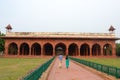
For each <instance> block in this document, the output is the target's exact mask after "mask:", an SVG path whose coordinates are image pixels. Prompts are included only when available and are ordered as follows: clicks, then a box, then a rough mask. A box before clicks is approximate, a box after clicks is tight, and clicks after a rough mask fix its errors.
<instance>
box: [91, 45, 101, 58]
mask: <svg viewBox="0 0 120 80" xmlns="http://www.w3.org/2000/svg"><path fill="white" fill-rule="evenodd" d="M92 55H93V56H96V55H101V47H100V45H99V44H97V43H96V44H94V45H93V46H92Z"/></svg>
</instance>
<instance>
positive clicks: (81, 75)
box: [48, 59, 104, 80]
mask: <svg viewBox="0 0 120 80" xmlns="http://www.w3.org/2000/svg"><path fill="white" fill-rule="evenodd" d="M58 63H59V60H58V59H56V61H55V63H54V65H53V67H52V69H51V71H50V74H49V76H48V80H104V79H103V78H101V77H100V76H98V75H96V74H94V73H92V72H90V71H88V70H86V69H84V68H82V67H80V66H79V65H77V64H75V63H73V62H71V61H70V66H69V68H68V69H66V67H65V59H63V62H62V68H59V67H58Z"/></svg>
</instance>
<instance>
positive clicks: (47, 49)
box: [43, 43, 53, 56]
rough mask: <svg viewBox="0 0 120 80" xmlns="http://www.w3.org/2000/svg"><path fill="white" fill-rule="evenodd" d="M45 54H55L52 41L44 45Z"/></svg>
mask: <svg viewBox="0 0 120 80" xmlns="http://www.w3.org/2000/svg"><path fill="white" fill-rule="evenodd" d="M43 54H44V55H47V56H52V55H53V46H52V44H50V43H46V44H44V46H43Z"/></svg>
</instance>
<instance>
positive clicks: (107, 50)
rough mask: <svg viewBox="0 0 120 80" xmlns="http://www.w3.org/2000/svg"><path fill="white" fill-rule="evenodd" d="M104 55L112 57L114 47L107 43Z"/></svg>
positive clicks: (104, 47)
mask: <svg viewBox="0 0 120 80" xmlns="http://www.w3.org/2000/svg"><path fill="white" fill-rule="evenodd" d="M103 55H105V56H107V55H112V46H111V45H110V44H108V43H107V44H105V45H104V46H103Z"/></svg>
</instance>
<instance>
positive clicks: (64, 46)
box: [55, 43, 66, 55]
mask: <svg viewBox="0 0 120 80" xmlns="http://www.w3.org/2000/svg"><path fill="white" fill-rule="evenodd" d="M59 48H61V49H59ZM55 54H56V55H59V54H62V55H66V45H65V44H64V43H58V44H56V46H55Z"/></svg>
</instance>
